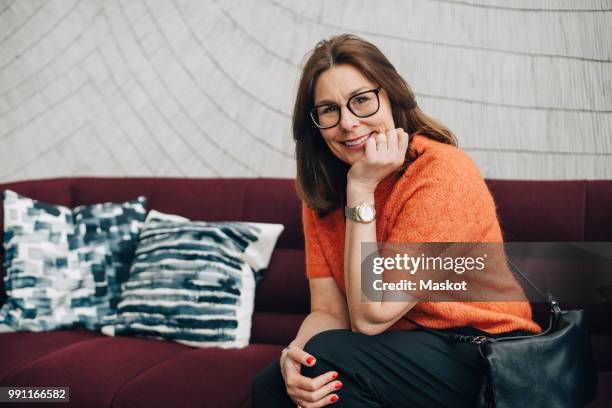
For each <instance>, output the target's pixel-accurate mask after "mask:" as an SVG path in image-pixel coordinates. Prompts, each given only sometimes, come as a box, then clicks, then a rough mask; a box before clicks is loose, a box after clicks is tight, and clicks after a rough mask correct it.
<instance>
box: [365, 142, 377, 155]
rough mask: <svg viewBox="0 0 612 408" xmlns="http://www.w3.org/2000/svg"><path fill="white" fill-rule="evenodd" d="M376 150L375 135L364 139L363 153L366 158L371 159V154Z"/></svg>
mask: <svg viewBox="0 0 612 408" xmlns="http://www.w3.org/2000/svg"><path fill="white" fill-rule="evenodd" d="M375 152H376V137H369V138H368V140H366V145H365V155H366V158H367V159H368V160H372V159H373V154H374V153H375Z"/></svg>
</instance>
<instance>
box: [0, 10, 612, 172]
mask: <svg viewBox="0 0 612 408" xmlns="http://www.w3.org/2000/svg"><path fill="white" fill-rule="evenodd" d="M341 32H351V33H354V34H357V35H360V36H363V37H364V38H366V39H368V40H371V41H372V42H374V43H375V44H377V45H378V46H379V47H380V48H381V49H382V50H383V51H384V52H385V53H386V54H387V55H388V57H389V58H390V59H391V61H392V62H393V63H394V64H395V66H396V67H397V68H398V69H399V71H400V72H401V73H402V74H403V75H404V76H405V78H406V79H407V80H408V82H409V83H410V84H411V85H412V87H413V89H414V91H415V92H416V94H417V101H418V103H419V105H420V106H421V107H422V109H423V110H424V111H425V112H427V113H429V114H430V115H431V116H434V117H436V118H438V119H440V120H441V121H442V122H444V123H446V124H447V125H448V126H449V127H450V128H451V129H453V130H454V131H455V132H456V134H457V135H458V137H459V140H460V143H461V147H462V148H464V149H465V150H466V151H467V152H468V153H469V154H470V155H471V156H472V157H473V158H474V159H475V160H476V162H477V163H478V164H479V166H480V168H481V170H482V172H483V174H484V176H486V177H489V178H515V179H581V178H608V179H610V178H612V1H610V0H583V1H574V0H548V1H545V0H539V1H535V0H514V1H502V0H465V1H461V0H429V1H427V0H384V1H376V2H374V1H367V0H344V1H333V0H310V1H308V2H296V1H292V0H261V1H238V0H216V1H201V0H124V1H119V0H103V1H94V0H83V1H79V0H0V181H13V180H23V179H30V178H47V177H56V176H80V175H96V176H111V175H115V176H179V177H261V176H266V177H294V175H295V168H294V167H295V163H294V159H293V142H292V138H291V132H290V112H291V108H292V100H293V97H294V94H295V88H296V83H297V78H298V72H299V67H300V64H301V63H302V62H303V57H304V55H305V53H306V52H307V51H308V50H309V49H311V48H312V47H313V46H314V44H315V43H316V42H317V41H318V40H320V39H321V38H324V37H328V36H331V35H333V34H337V33H341Z"/></svg>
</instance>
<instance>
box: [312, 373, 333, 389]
mask: <svg viewBox="0 0 612 408" xmlns="http://www.w3.org/2000/svg"><path fill="white" fill-rule="evenodd" d="M337 378H338V373H337V372H335V371H328V372H326V373H323V374H321V375H319V376H317V377H314V378H313V379H312V383H313V385H314V387H315V389H317V390H318V389H320V388H322V387H323V386H325V385H326V384H329V383H331V382H332V381H334V380H336V379H337Z"/></svg>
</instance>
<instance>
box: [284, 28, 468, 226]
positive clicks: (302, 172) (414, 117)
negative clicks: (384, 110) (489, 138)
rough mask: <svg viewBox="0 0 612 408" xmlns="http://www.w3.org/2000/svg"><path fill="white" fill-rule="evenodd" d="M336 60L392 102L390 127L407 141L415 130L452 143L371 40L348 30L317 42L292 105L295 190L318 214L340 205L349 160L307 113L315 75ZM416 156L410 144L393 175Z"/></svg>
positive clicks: (450, 136)
mask: <svg viewBox="0 0 612 408" xmlns="http://www.w3.org/2000/svg"><path fill="white" fill-rule="evenodd" d="M341 64H348V65H352V66H353V67H355V68H357V69H358V70H359V71H361V73H363V75H365V76H366V78H368V80H370V81H372V82H374V83H376V84H378V85H379V86H380V87H381V88H382V89H384V90H385V92H386V93H387V95H388V96H389V100H390V102H391V111H392V115H393V121H394V123H395V126H396V127H400V128H402V129H404V130H405V131H406V132H407V133H408V134H409V135H410V140H412V137H413V136H414V135H415V134H417V133H418V134H420V135H423V136H426V137H428V138H430V139H434V140H437V141H439V142H442V143H447V144H451V145H454V146H456V145H457V139H456V137H455V135H454V134H453V133H452V132H451V131H450V130H449V129H448V128H446V127H445V126H444V125H442V124H441V123H439V122H438V121H436V120H435V119H432V118H430V117H429V116H427V115H425V114H424V113H423V112H422V111H421V110H420V109H419V107H418V106H417V103H416V100H415V98H414V93H413V92H412V90H411V89H410V86H409V85H408V84H407V83H406V81H405V80H404V79H403V78H402V77H401V76H400V74H399V73H398V72H397V70H396V69H395V67H394V66H393V65H392V64H391V63H390V62H389V60H388V59H387V57H385V56H384V54H383V53H382V52H381V51H380V50H379V49H378V48H377V47H376V46H375V45H374V44H372V43H369V42H367V41H365V40H363V39H361V38H359V37H357V36H354V35H351V34H342V35H338V36H336V37H332V38H330V39H328V40H322V41H320V42H319V43H317V45H316V46H315V48H314V49H313V50H312V51H311V53H310V56H309V57H308V60H307V61H306V64H305V65H304V68H303V70H302V76H301V78H300V83H299V86H298V91H297V96H296V99H295V105H294V108H293V140H294V141H295V156H296V161H297V179H296V190H297V193H298V195H299V196H300V198H301V199H302V200H304V201H305V202H306V204H307V205H308V206H309V207H311V208H313V209H314V210H316V211H317V213H318V214H319V216H324V215H326V214H328V213H329V212H331V211H333V210H335V209H336V208H338V207H340V206H341V205H344V204H343V203H344V195H345V190H346V175H347V173H348V170H349V165H348V164H346V163H344V162H343V161H341V160H340V159H338V158H337V157H336V156H334V154H333V153H332V152H331V151H330V149H329V148H328V146H327V145H326V144H325V142H324V140H323V137H322V136H321V133H320V130H319V128H317V127H316V126H315V124H314V123H313V122H312V120H311V118H310V115H309V112H310V109H312V108H313V107H314V85H315V82H316V80H317V78H318V77H319V75H321V73H323V72H324V71H325V70H327V69H329V68H331V67H333V66H335V65H341ZM415 159H416V155H415V154H414V152H412V151H411V149H409V151H408V152H407V154H406V160H405V161H404V165H403V166H402V167H401V168H400V169H399V171H398V173H397V174H398V176H400V175H401V174H403V172H404V171H405V170H406V168H407V167H408V165H409V164H410V163H411V162H412V161H414V160H415Z"/></svg>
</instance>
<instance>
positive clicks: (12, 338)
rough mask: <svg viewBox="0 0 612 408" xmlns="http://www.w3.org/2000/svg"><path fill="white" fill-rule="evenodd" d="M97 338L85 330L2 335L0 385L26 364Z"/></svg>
mask: <svg viewBox="0 0 612 408" xmlns="http://www.w3.org/2000/svg"><path fill="white" fill-rule="evenodd" d="M99 337H100V335H99V334H96V333H93V332H90V331H86V330H62V331H53V332H42V333H33V332H17V333H2V334H0V362H2V363H1V364H0V384H5V380H6V378H7V377H10V375H11V374H12V373H13V372H15V371H17V370H19V369H20V368H22V367H26V366H27V365H28V364H31V363H35V362H36V361H37V360H39V359H44V358H45V357H47V356H50V355H53V354H54V353H58V352H60V351H64V350H65V349H67V348H69V347H73V346H75V345H77V344H80V343H81V342H85V341H88V340H91V339H96V338H99Z"/></svg>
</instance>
